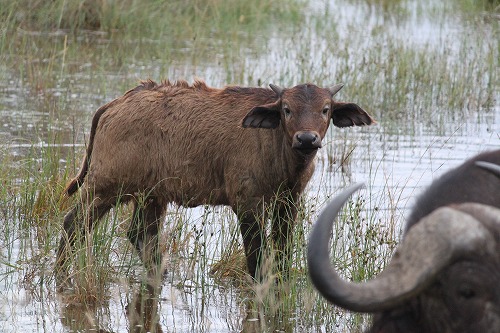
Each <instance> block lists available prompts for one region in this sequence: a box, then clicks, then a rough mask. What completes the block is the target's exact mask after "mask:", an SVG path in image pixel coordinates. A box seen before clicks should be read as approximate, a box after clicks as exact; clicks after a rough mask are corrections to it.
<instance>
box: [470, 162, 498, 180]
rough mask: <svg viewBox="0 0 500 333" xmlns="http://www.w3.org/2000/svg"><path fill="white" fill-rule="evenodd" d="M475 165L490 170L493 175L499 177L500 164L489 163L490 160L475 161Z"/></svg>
mask: <svg viewBox="0 0 500 333" xmlns="http://www.w3.org/2000/svg"><path fill="white" fill-rule="evenodd" d="M476 165H477V166H478V167H480V168H482V169H484V170H487V171H490V172H492V173H493V174H494V175H496V176H498V177H500V165H497V164H494V163H490V162H483V161H476Z"/></svg>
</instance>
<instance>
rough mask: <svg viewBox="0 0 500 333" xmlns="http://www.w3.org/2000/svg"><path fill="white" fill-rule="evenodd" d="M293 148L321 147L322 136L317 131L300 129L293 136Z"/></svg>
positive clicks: (308, 148) (307, 149) (310, 149)
mask: <svg viewBox="0 0 500 333" xmlns="http://www.w3.org/2000/svg"><path fill="white" fill-rule="evenodd" d="M292 148H294V149H299V150H304V151H313V150H316V149H318V148H321V137H320V135H319V134H318V133H317V132H315V131H299V132H297V133H295V135H294V136H293V142H292Z"/></svg>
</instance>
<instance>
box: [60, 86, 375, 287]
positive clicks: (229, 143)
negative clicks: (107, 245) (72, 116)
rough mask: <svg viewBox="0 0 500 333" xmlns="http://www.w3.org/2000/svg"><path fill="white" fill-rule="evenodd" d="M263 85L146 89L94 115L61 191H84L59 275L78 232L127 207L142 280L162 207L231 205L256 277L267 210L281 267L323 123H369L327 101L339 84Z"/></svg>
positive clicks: (155, 261)
mask: <svg viewBox="0 0 500 333" xmlns="http://www.w3.org/2000/svg"><path fill="white" fill-rule="evenodd" d="M270 87H271V89H265V88H243V87H236V86H230V87H226V88H224V89H214V88H210V87H208V86H207V85H206V84H205V83H204V82H202V81H195V82H194V84H193V85H189V84H188V83H186V82H185V81H179V82H176V83H171V82H163V83H161V84H157V83H155V82H153V81H145V82H142V84H140V85H139V86H138V87H136V88H134V89H132V90H130V91H128V92H127V93H125V95H123V96H122V97H120V98H117V99H115V100H114V101H112V102H110V103H108V104H106V105H104V106H102V107H100V108H99V109H98V110H97V112H96V113H95V115H94V117H93V120H92V127H91V131H90V138H89V142H88V146H87V151H86V156H85V157H84V159H83V162H82V166H81V168H80V171H79V174H78V175H77V176H76V177H75V178H74V179H73V180H72V181H71V182H70V183H69V185H68V186H67V188H66V190H65V193H66V195H67V196H71V195H72V194H73V193H75V192H76V191H77V190H78V188H79V187H82V198H83V199H82V200H81V202H80V203H77V204H76V206H75V207H74V208H73V209H72V210H71V211H70V212H68V214H67V215H66V216H65V218H64V233H63V236H62V238H61V241H60V245H59V250H58V260H57V265H58V266H59V267H58V268H59V269H60V270H62V271H63V272H64V269H62V267H67V264H66V262H67V254H68V250H69V249H70V248H71V246H72V244H73V242H74V240H75V237H76V236H75V235H76V234H77V233H76V231H78V230H83V229H84V227H85V226H86V228H87V229H89V230H91V229H92V227H93V225H94V223H95V222H96V221H97V220H99V219H100V218H101V217H102V216H103V215H104V214H106V213H107V212H108V211H109V210H110V209H111V208H112V207H114V206H115V205H116V204H117V202H120V203H125V202H127V201H131V202H133V205H134V213H133V218H132V222H131V225H130V228H129V230H128V238H129V239H130V242H131V243H132V244H133V245H134V246H135V248H136V249H137V251H138V252H139V254H140V256H141V258H142V260H143V262H144V265H145V266H146V268H147V269H148V271H149V272H156V270H157V267H158V265H159V263H160V262H161V260H160V257H161V256H160V253H159V250H158V233H159V231H160V229H161V217H162V215H163V213H164V211H165V207H166V206H167V204H168V203H176V204H178V205H183V206H185V207H194V206H198V205H228V206H231V208H232V209H233V211H234V213H235V214H236V215H237V217H238V220H239V224H240V229H241V235H242V237H243V243H244V247H245V254H246V258H247V266H248V270H249V272H250V274H251V275H252V276H253V277H256V278H258V277H259V273H258V271H259V267H260V262H261V258H262V255H261V252H262V251H261V249H262V248H263V247H264V246H265V237H264V235H263V230H264V227H263V226H262V225H261V223H260V221H261V219H259V218H258V216H259V213H260V212H261V211H263V209H262V204H268V203H270V202H273V203H275V204H273V206H272V207H273V209H272V213H271V216H270V219H271V221H272V228H271V231H272V232H271V233H272V240H273V242H274V243H275V246H276V248H277V256H278V262H279V263H280V264H281V265H282V266H281V267H280V269H282V268H284V267H286V266H287V265H286V264H285V263H286V261H287V260H289V259H290V256H291V254H290V251H289V247H287V246H286V244H287V243H288V242H289V241H290V239H291V234H292V228H293V224H294V220H295V217H296V214H297V211H296V207H297V204H298V199H299V196H300V194H301V193H302V192H303V190H304V187H305V186H306V184H307V182H308V181H309V179H310V178H311V175H312V173H313V170H314V156H315V155H316V152H317V150H318V149H319V148H321V146H322V139H323V138H324V136H325V134H326V132H327V129H328V127H329V124H330V120H332V121H333V124H334V125H335V126H337V127H347V126H362V125H370V124H372V123H374V120H373V119H372V118H371V117H370V116H369V115H368V114H367V113H366V112H365V111H364V110H363V109H362V108H361V107H359V106H358V105H356V104H354V103H344V102H339V101H336V100H334V99H333V97H334V95H335V94H336V93H337V92H338V91H339V90H340V89H341V88H342V85H336V86H333V87H331V88H319V87H317V86H315V85H313V84H301V85H298V86H295V87H293V88H289V89H283V88H280V87H278V86H275V85H270ZM118 198H120V199H119V200H118ZM82 234H84V233H82Z"/></svg>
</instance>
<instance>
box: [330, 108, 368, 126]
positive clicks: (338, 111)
mask: <svg viewBox="0 0 500 333" xmlns="http://www.w3.org/2000/svg"><path fill="white" fill-rule="evenodd" d="M332 109H333V111H332V120H333V124H334V125H335V126H337V127H349V126H364V125H371V124H375V123H376V121H375V120H374V119H373V118H372V117H371V116H370V115H369V114H368V113H367V112H366V111H365V110H363V109H362V108H361V107H360V106H359V105H357V104H355V103H342V102H333V103H332Z"/></svg>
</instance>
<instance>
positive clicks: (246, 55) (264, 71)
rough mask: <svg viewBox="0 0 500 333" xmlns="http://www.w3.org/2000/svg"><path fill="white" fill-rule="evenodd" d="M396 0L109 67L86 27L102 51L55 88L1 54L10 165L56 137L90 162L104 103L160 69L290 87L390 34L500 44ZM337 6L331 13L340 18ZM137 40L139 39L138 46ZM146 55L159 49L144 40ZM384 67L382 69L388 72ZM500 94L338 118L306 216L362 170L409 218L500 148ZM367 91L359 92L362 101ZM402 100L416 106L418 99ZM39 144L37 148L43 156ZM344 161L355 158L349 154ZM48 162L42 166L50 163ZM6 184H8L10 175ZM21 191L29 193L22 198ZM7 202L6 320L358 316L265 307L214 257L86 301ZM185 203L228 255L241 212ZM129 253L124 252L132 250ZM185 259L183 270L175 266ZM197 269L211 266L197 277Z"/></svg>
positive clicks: (273, 328)
mask: <svg viewBox="0 0 500 333" xmlns="http://www.w3.org/2000/svg"><path fill="white" fill-rule="evenodd" d="M394 3H395V6H396V7H395V8H390V9H389V10H393V11H394V14H391V12H390V11H384V10H381V9H380V8H378V7H377V6H376V5H374V4H373V3H372V2H369V4H368V3H365V2H363V1H355V2H346V1H333V0H332V1H311V4H310V6H311V8H310V13H309V15H308V16H307V17H306V21H305V22H302V24H298V25H297V26H296V27H292V28H290V31H276V32H274V34H269V35H264V36H261V35H257V36H255V38H254V41H253V43H255V45H253V44H248V45H244V46H241V45H235V46H234V47H230V48H229V50H225V51H220V50H218V47H212V48H211V49H210V50H209V51H210V52H209V53H208V54H205V53H201V54H197V55H196V56H193V55H191V49H190V45H191V43H192V41H183V42H178V44H179V45H182V49H180V50H173V51H172V54H171V55H172V56H173V59H170V60H169V61H170V63H169V64H168V65H166V64H165V63H164V62H163V61H162V59H161V57H159V56H158V55H157V54H156V55H155V56H147V55H144V56H143V57H142V58H141V57H140V56H137V57H131V59H127V58H125V60H123V62H124V63H121V64H119V65H117V64H115V61H113V59H112V58H113V56H112V55H109V57H110V59H109V62H101V63H100V64H102V63H104V65H103V67H106V68H104V69H103V68H95V66H96V65H95V63H94V61H93V60H94V58H96V57H97V56H96V54H99V52H98V51H99V50H101V49H105V48H104V45H106V46H108V45H107V44H106V43H109V40H106V39H104V38H103V36H98V35H95V36H86V37H85V38H84V39H85V40H87V43H88V44H89V45H87V46H86V47H85V49H86V50H88V51H89V54H90V53H92V55H89V57H91V58H92V59H87V58H88V57H85V54H82V58H84V59H82V60H81V61H79V62H73V63H67V64H66V67H64V68H62V69H61V70H60V71H59V70H58V71H55V72H54V73H51V74H50V75H49V76H50V77H48V78H46V79H47V80H50V82H51V83H52V84H51V87H50V88H46V87H43V85H41V83H43V82H42V81H37V80H36V73H30V75H32V76H34V78H33V77H31V79H32V80H29V79H27V78H26V77H25V76H26V74H24V73H19V72H15V71H13V70H12V69H10V68H6V67H5V65H3V64H0V75H1V78H2V80H0V152H1V153H2V155H1V156H0V163H13V164H14V165H16V166H18V165H19V164H16V163H18V161H22V162H23V163H24V162H26V161H25V160H26V159H29V158H30V156H33V155H35V156H39V155H40V154H39V153H38V152H40V151H43V150H45V149H46V148H47V147H48V146H49V145H50V146H51V147H53V148H57V150H58V151H59V156H60V159H59V160H58V163H60V164H61V166H66V163H67V162H66V161H67V160H76V162H75V168H76V167H77V166H76V165H78V164H79V158H80V153H81V151H82V150H83V147H84V146H85V142H86V135H87V133H88V130H89V125H90V119H91V115H92V112H93V111H94V110H95V109H96V108H97V107H98V106H100V105H102V104H104V103H105V102H108V101H109V100H111V99H112V98H114V97H116V96H119V95H120V94H122V93H123V92H124V91H126V90H127V89H129V88H131V87H133V86H134V85H135V84H136V82H137V81H138V79H143V78H148V77H151V78H154V79H156V80H159V79H161V78H163V77H165V78H167V77H168V78H173V79H175V78H185V79H188V80H190V79H191V78H193V77H195V76H197V77H201V78H204V79H205V80H206V81H207V82H208V83H209V84H210V85H214V86H222V85H224V84H227V83H234V82H239V83H246V84H248V85H256V84H257V82H260V81H262V82H266V83H267V82H269V81H272V82H275V83H277V82H280V84H282V85H288V84H295V83H297V82H296V81H300V80H309V79H311V78H316V77H317V78H319V79H321V80H323V81H325V82H326V81H330V80H333V78H332V77H331V76H332V75H334V74H336V73H339V72H340V73H342V69H339V67H341V66H345V65H346V64H347V65H348V67H349V68H350V66H354V65H358V66H359V65H360V64H361V65H363V64H364V63H365V60H366V59H365V58H366V57H368V56H369V55H367V53H368V50H369V49H372V48H380V49H382V52H381V54H382V55H384V56H391V55H390V54H385V53H387V50H386V49H385V48H384V46H385V45H386V44H387V43H389V42H388V41H389V40H390V43H401V45H403V46H404V47H415V48H419V47H424V46H425V47H427V48H435V49H437V50H441V51H442V49H444V48H445V47H444V46H443V45H446V52H450V53H453V54H452V55H451V56H450V55H449V54H447V55H446V56H450V57H452V58H453V57H455V58H453V59H456V57H462V56H463V57H464V59H465V58H467V57H469V56H471V57H472V55H474V54H475V53H476V52H477V53H480V52H483V51H484V49H487V46H489V45H490V44H492V43H493V44H494V43H495V41H496V43H497V44H498V38H496V37H498V36H497V35H496V33H497V30H495V26H493V28H490V27H489V26H483V27H482V28H481V30H480V31H477V30H475V28H476V26H475V25H474V24H471V25H470V26H467V24H470V23H467V22H463V21H461V20H460V17H459V16H458V15H445V14H443V13H442V12H439V10H437V9H436V12H434V14H432V12H433V10H429V9H428V8H427V9H425V8H424V7H425V6H428V7H433V6H434V2H433V1H430V4H429V3H428V2H425V1H424V2H410V3H408V1H395V2H394ZM446 4H447V3H446V2H444V3H441V2H440V3H437V4H435V6H436V7H437V8H440V7H446ZM448 5H449V4H448ZM327 11H329V12H327ZM396 11H397V13H396ZM429 12H431V14H429ZM324 13H327V15H326V17H325V14H324ZM325 20H336V21H337V22H338V24H336V25H335V29H333V30H331V29H329V28H330V27H331V26H330V25H327V24H325V23H324V21H325ZM461 25H464V26H463V27H461ZM327 28H328V29H327ZM461 29H463V30H461ZM464 30H466V33H464ZM286 34H289V35H286ZM64 35H65V34H62V35H58V34H54V35H51V36H47V35H43V36H38V37H37V36H31V37H32V38H39V39H34V41H35V42H34V43H41V42H40V41H41V40H42V39H43V40H45V42H46V43H48V45H45V46H44V45H43V44H40V45H38V46H39V47H40V48H43V47H47V49H48V50H44V51H43V52H46V53H48V54H50V53H51V50H52V47H54V45H58V44H61V43H63V42H64ZM464 35H465V37H467V35H469V37H470V38H471V39H472V40H475V39H477V36H478V35H481V36H483V35H484V36H483V37H484V40H483V39H481V40H480V41H479V42H480V43H470V47H469V49H470V50H471V52H470V54H469V53H467V54H465V55H464V54H460V50H459V49H460V48H459V47H458V46H457V45H459V44H460V43H461V42H463V40H462V39H463V38H465V37H464ZM24 37H25V36H23V35H22V32H19V36H14V37H13V38H24ZM77 40H78V38H77ZM89 41H90V42H89ZM150 42H151V43H154V41H150ZM114 43H116V42H114ZM127 43H128V44H127V45H128V46H126V47H131V46H130V45H132V44H133V43H131V42H127ZM143 43H144V42H143ZM481 43H482V44H481ZM92 44H95V45H92ZM146 44H147V42H146ZM222 44H224V41H218V42H216V43H214V45H217V46H220V45H222ZM497 44H496V45H497ZM259 45H260V47H259ZM262 45H263V46H262ZM337 45H342V49H340V50H338V54H342V55H343V56H344V57H345V59H346V60H337V59H334V58H328V59H325V55H328V56H330V55H331V53H329V52H328V51H329V50H331V49H332V48H336V47H337ZM346 45H348V46H346ZM121 47H124V46H121ZM146 48H147V47H146ZM151 48H153V47H151ZM261 48H262V49H263V50H262V49H261ZM344 48H345V49H344ZM492 49H493V50H494V49H495V47H493V48H492ZM496 49H498V47H497V48H496ZM384 50H385V51H384ZM43 52H42V53H43ZM94 52H95V54H94ZM443 52H444V51H443ZM153 53H154V52H153ZM144 54H147V50H144ZM190 55H191V56H190ZM393 56H394V55H393ZM396 56H397V55H396ZM443 56H445V55H443ZM493 56H494V55H493ZM339 57H340V55H339ZM194 58H196V59H195V60H193V59H194ZM201 58H206V59H205V60H200V59H201ZM2 59H3V58H2ZM228 59H229V60H228ZM32 60H34V61H33V63H34V62H35V60H36V64H38V65H35V64H33V63H27V64H26V66H27V68H28V70H29V69H30V68H36V66H39V65H40V64H44V63H48V62H50V61H52V60H51V58H50V55H47V56H45V55H44V56H41V57H40V59H38V58H37V59H32ZM56 60H57V59H56ZM91 60H92V61H91ZM343 61H345V63H344V62H343ZM225 62H231V64H230V65H227V64H225ZM30 66H32V67H30ZM349 68H348V69H347V71H348V70H349ZM379 70H381V69H380V68H374V73H375V74H376V72H377V71H379ZM468 70H470V68H469V69H468ZM318 73H319V74H318ZM353 75H354V74H353ZM436 75H439V73H436ZM346 84H347V85H346V88H344V90H345V91H344V92H343V93H346V94H349V82H346ZM450 84H453V83H452V82H450ZM468 84H471V83H470V82H469V83H468ZM472 84H474V83H472ZM418 88H419V89H432V87H418ZM396 90H397V87H396V88H394V87H392V88H391V87H387V89H385V90H384V92H385V93H386V94H387V96H380V97H379V98H380V99H384V98H388V97H389V95H391V94H394V93H396ZM438 93H439V92H438ZM417 96H418V94H417ZM478 96H479V97H478V98H480V97H481V96H482V95H481V94H480V93H478ZM498 97H499V96H498V89H497V95H496V100H495V101H494V102H493V104H494V107H493V108H490V109H487V110H484V109H481V108H479V107H478V108H477V109H472V110H467V112H465V111H464V110H457V112H456V114H454V115H451V116H450V115H449V112H448V111H450V110H448V109H447V110H446V111H445V110H441V109H436V110H432V111H429V113H431V116H430V118H429V120H428V121H425V122H424V121H422V122H415V123H412V124H410V125H411V126H409V124H408V120H407V119H412V118H411V117H402V118H401V119H395V120H394V122H384V121H383V120H384V119H382V121H380V119H378V120H379V125H377V126H372V127H371V128H369V129H354V130H353V129H348V130H343V129H333V130H332V131H331V133H330V135H329V137H328V138H327V139H326V142H325V145H324V148H323V149H322V150H321V151H320V153H319V156H318V164H317V171H316V172H315V174H314V178H313V181H312V182H311V184H310V186H309V187H308V189H307V193H306V198H307V200H306V202H307V204H308V205H309V206H308V207H309V210H310V211H311V215H310V217H309V219H307V220H305V221H304V223H303V224H304V226H305V227H304V229H305V230H309V229H308V228H309V227H310V223H311V222H312V221H313V219H314V216H315V214H317V211H318V210H319V209H320V208H321V207H319V205H320V204H323V203H324V201H325V200H326V197H329V196H331V195H333V194H334V193H336V192H337V191H338V190H339V189H340V188H342V187H344V186H345V185H347V184H350V183H352V182H360V181H363V182H365V183H366V184H367V189H366V190H364V191H363V192H362V195H363V196H364V198H365V199H366V207H365V208H364V209H365V210H366V211H370V212H373V211H377V213H376V214H375V215H374V216H375V217H374V219H377V220H380V221H391V220H394V221H396V225H398V226H399V227H401V224H402V223H404V222H403V221H404V216H405V215H406V214H407V211H408V209H409V208H410V207H411V205H412V202H413V198H414V197H415V195H416V194H418V193H420V191H421V188H422V187H423V186H425V185H427V184H429V183H430V182H431V181H432V179H434V178H436V177H437V176H439V175H440V174H442V173H444V172H445V171H447V170H449V169H450V168H452V167H454V166H456V165H458V164H460V163H461V162H462V161H463V160H464V159H466V158H469V157H471V156H473V155H475V154H476V153H478V152H480V151H483V150H488V149H497V148H498V147H499V145H500V134H499V133H500V128H499V125H498V124H499V120H500V105H499V99H498ZM355 98H357V96H354V98H353V100H354V99H355ZM471 98H472V97H471ZM474 98H476V96H474ZM415 103H416V102H415ZM444 107H445V106H443V108H444ZM384 111H385V110H380V111H378V110H377V113H381V114H384V113H383V112H384ZM399 112H400V113H401V114H406V113H407V112H408V110H400V111H399ZM33 151H36V152H37V154H33V153H32V152H33ZM73 154H74V155H73ZM342 160H347V161H348V162H347V163H344V164H342V163H341V161H342ZM36 162H39V163H40V164H41V161H36ZM1 186H3V183H1V182H0V187H1ZM0 189H3V188H0ZM12 200H13V201H15V200H17V198H15V197H13V199H12ZM318 203H319V204H318ZM316 205H318V206H316ZM5 209H6V207H0V223H1V224H2V227H0V232H2V231H3V234H2V235H0V331H2V332H6V333H10V332H12V333H13V332H210V333H214V332H247V333H257V332H301V331H310V330H314V331H318V332H319V331H338V332H344V331H349V326H348V323H349V320H351V318H346V317H348V316H347V315H345V314H344V313H341V312H339V313H337V314H335V315H338V316H337V317H335V318H334V319H331V318H316V319H317V322H316V323H311V322H305V320H309V321H310V320H311V319H310V318H311V316H309V317H307V316H306V315H305V314H304V313H305V312H306V310H305V308H307V309H308V311H310V312H311V313H314V312H318V313H321V311H322V309H320V308H318V307H319V306H321V305H318V304H317V303H316V301H315V298H314V297H315V295H300V297H298V298H300V299H299V300H297V304H296V306H295V309H294V312H293V313H290V312H280V311H279V309H278V310H274V311H273V312H271V313H272V314H270V312H269V311H268V309H261V308H258V307H256V306H255V302H253V301H252V296H253V294H252V293H250V294H251V295H252V296H249V293H248V291H247V290H242V289H239V288H237V287H234V286H231V285H222V284H220V283H218V282H217V281H215V280H214V279H213V278H212V277H211V276H209V275H208V269H206V268H207V267H208V266H209V265H210V263H208V264H205V263H204V264H201V263H199V262H197V261H196V262H194V263H192V266H195V267H199V266H202V267H203V268H202V269H199V268H198V272H196V273H194V274H193V273H186V272H187V271H188V268H185V267H175V269H173V270H172V273H170V275H169V276H168V277H167V278H166V279H165V281H164V283H163V286H162V288H161V289H160V290H153V288H151V287H148V286H141V284H140V283H139V282H137V281H136V280H134V279H132V278H131V279H130V280H131V281H132V282H128V281H127V282H116V281H113V282H111V281H110V282H109V285H108V289H107V294H106V295H105V297H104V296H103V297H102V299H101V300H100V302H98V303H97V304H94V305H92V306H90V305H83V304H78V303H75V302H74V301H73V300H72V299H71V297H70V295H69V294H64V293H63V294H57V293H56V291H55V290H56V288H55V284H54V282H53V281H52V278H51V267H52V265H53V262H52V261H53V260H54V257H50V256H49V257H48V258H41V259H40V260H38V259H37V260H36V261H37V265H38V266H40V267H41V268H40V267H38V266H37V272H43V274H36V273H33V272H32V271H31V268H30V267H27V266H28V264H27V263H26V261H25V260H18V258H26V257H30V258H39V257H37V256H40V253H42V249H40V248H39V246H41V245H40V244H38V243H37V241H35V240H34V236H33V235H29V234H24V233H23V234H21V235H19V236H17V235H16V236H15V237H14V239H11V238H9V237H8V236H7V234H8V231H9V230H7V229H8V228H9V226H11V225H12V224H20V223H22V221H18V220H15V221H10V220H9V221H6V220H5V219H4V217H5V216H8V215H7V214H3V211H4V210H5ZM221 211H222V213H221ZM183 214H184V215H182V218H183V219H185V220H186V221H188V222H187V223H188V224H189V228H191V227H193V228H198V229H199V230H205V234H206V235H214V236H206V237H207V244H211V245H209V246H211V247H210V248H209V249H208V250H206V251H207V252H213V253H214V254H211V255H212V256H211V258H212V259H213V260H214V261H216V260H217V259H218V258H220V257H221V253H223V251H224V246H225V245H226V244H220V242H219V239H218V238H217V235H218V234H220V233H221V230H222V229H223V228H224V227H223V226H224V223H226V224H230V223H232V222H231V221H229V222H228V221H227V220H228V218H227V212H226V211H225V210H221V209H214V210H212V211H210V213H209V214H211V215H212V216H213V217H211V218H209V219H208V220H211V221H214V223H213V224H211V225H203V226H201V221H202V219H201V218H200V217H201V216H204V217H205V219H204V220H203V221H205V220H206V215H207V213H206V212H205V211H204V209H203V208H200V209H194V210H190V211H189V212H186V213H183ZM223 215H224V216H223ZM222 216H223V217H222ZM221 220H223V221H222V222H221ZM193 251H194V250H193ZM49 252H50V251H49ZM121 255H122V253H117V254H116V256H118V257H120V256H121ZM192 257H195V256H192ZM182 260H183V261H186V262H187V261H189V265H191V260H193V259H191V257H189V256H188V258H181V261H182ZM302 264H303V263H300V264H299V265H302ZM184 265H186V266H188V264H184ZM298 269H300V267H298ZM176 270H177V271H181V272H183V273H178V272H177V273H175V271H176ZM199 271H202V273H200V272H199ZM131 274H133V273H131ZM196 274H198V275H199V276H198V277H193V275H196ZM304 279H306V277H305V273H304ZM298 283H305V282H304V281H299V282H298ZM27 286H29V288H27ZM277 297H280V296H279V295H278V296H277ZM281 297H285V296H281ZM275 314H276V315H275ZM304 318H309V319H304ZM338 319H340V320H338ZM311 328H314V329H311Z"/></svg>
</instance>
